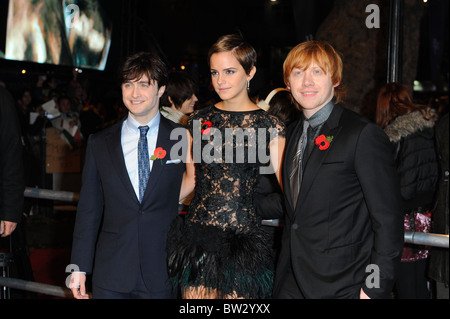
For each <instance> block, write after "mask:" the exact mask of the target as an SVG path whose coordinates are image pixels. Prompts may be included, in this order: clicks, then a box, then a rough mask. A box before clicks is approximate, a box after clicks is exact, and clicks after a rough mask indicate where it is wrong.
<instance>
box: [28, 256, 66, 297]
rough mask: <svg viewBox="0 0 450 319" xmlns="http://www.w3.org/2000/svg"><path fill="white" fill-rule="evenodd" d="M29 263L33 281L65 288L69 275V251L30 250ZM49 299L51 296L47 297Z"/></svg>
mask: <svg viewBox="0 0 450 319" xmlns="http://www.w3.org/2000/svg"><path fill="white" fill-rule="evenodd" d="M30 262H31V268H32V270H33V275H34V281H35V282H38V283H42V284H48V285H53V286H59V287H65V286H66V285H65V281H66V278H67V276H69V273H66V272H65V270H66V267H67V265H69V263H70V249H68V248H61V249H33V248H31V249H30ZM47 297H49V298H51V296H47Z"/></svg>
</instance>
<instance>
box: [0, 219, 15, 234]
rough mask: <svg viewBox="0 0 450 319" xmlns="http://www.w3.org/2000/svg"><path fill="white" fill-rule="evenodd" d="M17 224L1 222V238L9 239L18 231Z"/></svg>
mask: <svg viewBox="0 0 450 319" xmlns="http://www.w3.org/2000/svg"><path fill="white" fill-rule="evenodd" d="M16 227H17V223H13V222H9V221H7V220H2V221H0V236H2V237H7V236H9V235H11V234H12V232H13V231H14V229H16Z"/></svg>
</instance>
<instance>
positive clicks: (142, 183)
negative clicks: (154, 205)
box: [138, 126, 150, 202]
mask: <svg viewBox="0 0 450 319" xmlns="http://www.w3.org/2000/svg"><path fill="white" fill-rule="evenodd" d="M148 130H149V127H148V126H139V131H141V136H140V137H139V143H138V169H139V202H142V197H144V192H145V188H146V187H147V183H148V178H149V176H150V160H149V157H148V143H147V132H148Z"/></svg>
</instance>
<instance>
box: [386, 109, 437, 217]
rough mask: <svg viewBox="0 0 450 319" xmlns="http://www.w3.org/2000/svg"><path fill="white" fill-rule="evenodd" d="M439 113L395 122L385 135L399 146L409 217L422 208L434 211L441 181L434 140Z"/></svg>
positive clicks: (428, 112)
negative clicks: (412, 212) (410, 212)
mask: <svg viewBox="0 0 450 319" xmlns="http://www.w3.org/2000/svg"><path fill="white" fill-rule="evenodd" d="M436 119H437V115H436V112H435V111H434V110H432V109H427V110H426V118H425V117H424V116H423V115H422V113H421V112H420V111H415V112H411V113H408V114H406V115H402V116H399V117H397V118H395V119H394V120H393V121H391V123H389V124H388V126H386V127H385V129H384V131H385V133H386V134H387V135H388V137H389V140H390V141H391V143H393V144H394V146H395V152H396V153H395V155H394V156H395V158H396V165H397V172H398V175H399V179H400V187H401V194H402V197H403V210H404V213H408V212H409V211H411V210H413V209H417V208H418V207H422V208H423V209H425V210H426V209H431V208H432V207H433V203H434V195H435V191H436V185H437V181H438V177H439V170H438V161H437V155H436V148H435V140H434V125H435V122H436Z"/></svg>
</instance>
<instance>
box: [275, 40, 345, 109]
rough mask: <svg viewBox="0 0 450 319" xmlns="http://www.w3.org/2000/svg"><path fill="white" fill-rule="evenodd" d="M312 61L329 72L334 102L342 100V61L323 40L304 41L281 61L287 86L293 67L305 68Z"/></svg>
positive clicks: (326, 72)
mask: <svg viewBox="0 0 450 319" xmlns="http://www.w3.org/2000/svg"><path fill="white" fill-rule="evenodd" d="M313 62H316V63H317V65H318V66H319V67H320V68H321V69H322V70H323V71H324V72H325V74H328V72H330V73H331V81H332V83H333V85H337V86H336V87H335V88H334V96H335V97H336V103H339V102H341V101H342V96H343V94H344V90H343V88H342V87H339V85H340V84H341V81H342V71H343V63H342V59H341V57H340V55H339V54H338V53H337V52H336V50H335V49H334V48H333V47H332V46H331V45H330V44H329V43H328V42H325V41H306V42H302V43H300V44H298V45H297V46H296V47H294V48H293V49H292V50H291V51H290V52H289V54H288V55H287V57H286V60H285V61H284V63H283V78H284V83H285V84H286V85H287V86H289V75H290V74H291V72H292V70H293V69H294V68H299V69H301V70H304V69H307V68H308V67H309V66H310V65H311V64H312V63H313Z"/></svg>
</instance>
